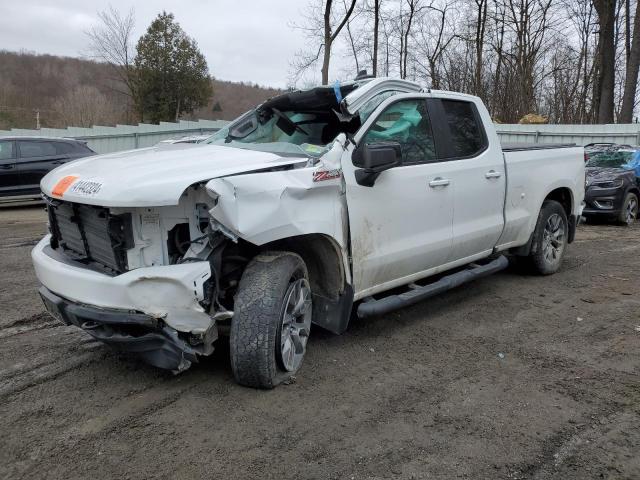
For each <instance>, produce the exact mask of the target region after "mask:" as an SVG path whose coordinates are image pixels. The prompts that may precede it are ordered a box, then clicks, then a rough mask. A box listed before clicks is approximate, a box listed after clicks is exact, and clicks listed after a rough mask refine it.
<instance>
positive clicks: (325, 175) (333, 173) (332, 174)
mask: <svg viewBox="0 0 640 480" xmlns="http://www.w3.org/2000/svg"><path fill="white" fill-rule="evenodd" d="M341 174H342V172H341V171H340V170H339V169H336V170H321V171H319V172H313V181H314V182H324V181H325V180H333V179H334V178H340V175H341Z"/></svg>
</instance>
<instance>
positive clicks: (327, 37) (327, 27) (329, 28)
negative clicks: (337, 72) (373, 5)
mask: <svg viewBox="0 0 640 480" xmlns="http://www.w3.org/2000/svg"><path fill="white" fill-rule="evenodd" d="M325 2H326V3H325V7H324V55H323V58H322V83H323V84H324V85H326V84H328V83H329V63H330V62H331V47H333V42H335V40H336V38H338V35H339V34H340V32H341V31H342V29H343V28H344V26H345V25H346V24H347V22H348V21H349V17H350V16H351V14H352V13H353V9H354V7H355V6H356V0H351V5H350V6H349V7H348V9H347V11H346V12H345V13H344V16H343V17H342V20H340V22H339V23H338V26H337V27H336V28H335V29H334V28H333V25H332V11H331V7H332V5H333V0H325Z"/></svg>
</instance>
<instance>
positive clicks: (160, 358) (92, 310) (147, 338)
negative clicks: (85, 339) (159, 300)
mask: <svg viewBox="0 0 640 480" xmlns="http://www.w3.org/2000/svg"><path fill="white" fill-rule="evenodd" d="M39 293H40V296H41V297H42V301H43V302H44V305H45V308H46V309H47V311H48V312H49V313H50V314H51V315H52V316H54V317H55V318H57V319H58V320H60V321H62V322H63V323H65V324H67V325H75V326H76V327H79V328H81V329H82V330H84V331H85V332H87V333H88V334H90V335H91V336H92V337H94V338H95V339H97V340H100V341H101V342H104V343H106V344H107V345H109V346H111V347H113V348H115V349H116V350H120V351H125V352H128V353H133V354H135V355H137V356H139V357H140V358H141V359H142V360H144V361H145V362H147V363H149V364H151V365H153V366H155V367H158V368H163V369H166V370H173V371H174V372H180V371H183V370H186V369H187V368H189V366H191V364H192V363H195V362H197V361H198V358H197V355H198V352H196V350H195V349H194V348H192V346H191V345H189V344H188V343H187V342H186V341H185V340H183V339H182V338H180V336H179V335H178V332H176V331H175V330H173V329H172V328H169V327H167V326H166V325H165V324H164V322H163V321H162V320H158V319H157V318H154V317H151V316H150V315H146V314H144V313H138V312H131V311H126V310H115V309H105V308H98V307H93V306H89V305H81V304H78V303H75V302H71V301H69V300H67V299H65V298H62V297H60V296H58V295H56V294H54V293H53V292H51V291H50V290H49V289H48V288H46V287H41V288H40V291H39Z"/></svg>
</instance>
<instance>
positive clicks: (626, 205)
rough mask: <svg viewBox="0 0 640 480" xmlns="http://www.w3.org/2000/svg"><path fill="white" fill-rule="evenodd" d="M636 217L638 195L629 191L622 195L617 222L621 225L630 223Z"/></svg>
mask: <svg viewBox="0 0 640 480" xmlns="http://www.w3.org/2000/svg"><path fill="white" fill-rule="evenodd" d="M637 218H638V196H637V195H636V194H635V193H633V192H629V193H627V194H626V195H625V197H624V202H622V208H621V209H620V216H619V217H618V223H620V224H621V225H626V226H629V225H632V224H633V222H635V221H636V219H637Z"/></svg>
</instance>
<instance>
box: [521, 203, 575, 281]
mask: <svg viewBox="0 0 640 480" xmlns="http://www.w3.org/2000/svg"><path fill="white" fill-rule="evenodd" d="M568 234H569V222H568V221H567V214H566V212H565V211H564V208H563V207H562V205H560V203H558V202H556V201H555V200H547V201H545V202H544V203H543V204H542V208H541V209H540V214H539V215H538V222H537V223H536V228H535V230H534V232H533V243H532V245H531V253H530V255H529V263H530V265H531V267H532V268H533V270H534V271H535V272H536V273H538V274H540V275H551V274H552V273H556V272H557V271H558V269H559V268H560V265H561V264H562V258H563V256H564V252H565V250H566V249H567V243H568Z"/></svg>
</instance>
